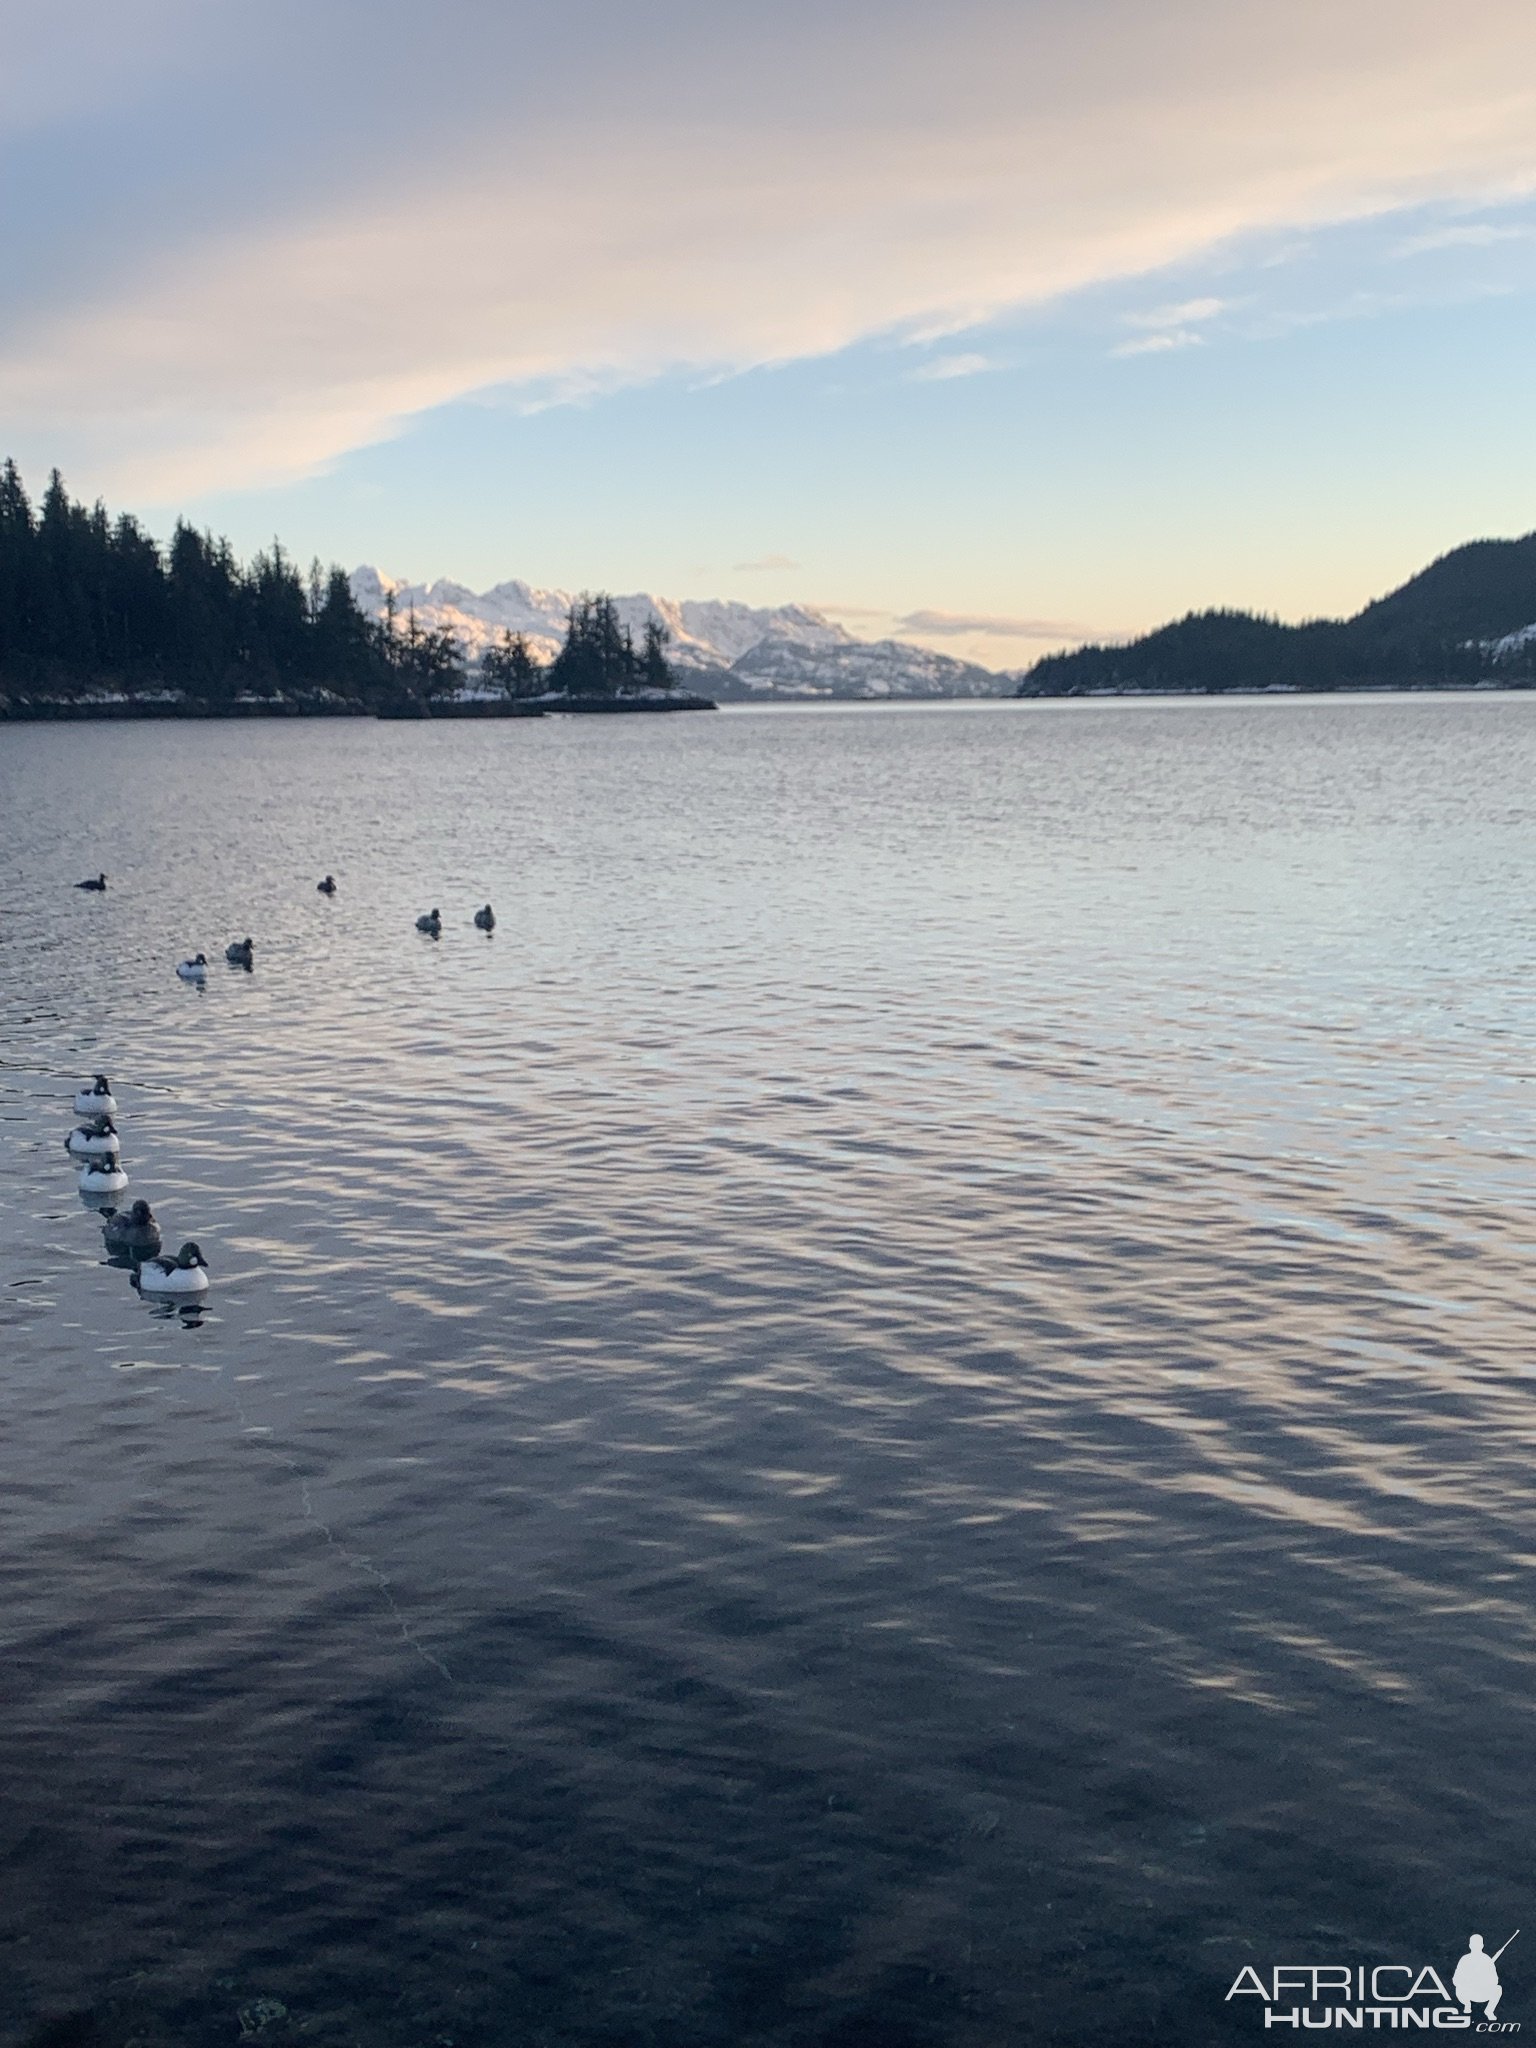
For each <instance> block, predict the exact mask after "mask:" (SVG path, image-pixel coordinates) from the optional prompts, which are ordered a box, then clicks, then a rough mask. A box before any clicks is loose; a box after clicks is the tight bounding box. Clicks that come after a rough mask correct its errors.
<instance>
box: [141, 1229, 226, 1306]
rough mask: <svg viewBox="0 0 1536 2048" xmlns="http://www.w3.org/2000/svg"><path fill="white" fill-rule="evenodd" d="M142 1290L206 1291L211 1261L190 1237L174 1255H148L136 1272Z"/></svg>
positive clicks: (159, 1291)
mask: <svg viewBox="0 0 1536 2048" xmlns="http://www.w3.org/2000/svg"><path fill="white" fill-rule="evenodd" d="M137 1279H138V1284H139V1291H140V1293H142V1294H206V1293H207V1292H208V1261H207V1260H206V1259H205V1258H204V1257H203V1255H202V1252H201V1250H200V1249H199V1248H198V1246H197V1245H196V1244H195V1243H194V1241H193V1240H192V1239H191V1238H188V1239H187V1242H186V1243H185V1244H184V1245H183V1246H182V1248H181V1250H180V1251H179V1252H178V1253H177V1254H176V1256H175V1258H174V1259H172V1258H166V1257H165V1256H164V1255H162V1256H161V1257H159V1258H154V1259H145V1260H144V1262H143V1264H142V1265H141V1266H140V1267H139V1270H138V1274H137Z"/></svg>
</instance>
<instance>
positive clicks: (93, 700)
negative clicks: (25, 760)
mask: <svg viewBox="0 0 1536 2048" xmlns="http://www.w3.org/2000/svg"><path fill="white" fill-rule="evenodd" d="M719 708H720V707H719V705H718V704H716V703H715V701H714V699H713V698H712V697H702V696H700V695H698V694H697V693H696V692H695V691H692V690H670V691H667V692H665V693H663V692H661V691H657V692H655V693H654V694H651V695H646V696H627V697H617V696H616V697H538V698H527V699H522V698H496V697H463V698H449V699H445V700H443V701H441V702H439V703H436V704H431V705H427V704H422V703H401V704H399V705H395V706H386V707H378V708H375V707H373V706H371V705H365V704H357V703H353V702H351V701H349V700H348V699H347V698H344V697H336V696H333V695H331V694H330V693H329V692H320V693H317V694H316V695H314V696H310V697H305V698H294V697H250V698H237V699H235V700H234V701H233V702H231V703H228V704H206V703H202V702H200V701H199V700H198V699H196V698H186V697H172V696H164V697H119V696H112V697H28V696H14V697H0V724H6V725H22V724H59V723H77V722H85V721H97V720H102V719H109V720H112V719H116V720H124V719H135V720H137V719H161V720H163V719H204V720H206V719H229V718H383V719H392V720H393V719H409V720H420V719H440V718H450V719H459V718H545V717H549V716H551V715H560V716H571V715H575V716H581V717H602V716H605V715H608V714H612V713H616V712H654V711H718V710H719Z"/></svg>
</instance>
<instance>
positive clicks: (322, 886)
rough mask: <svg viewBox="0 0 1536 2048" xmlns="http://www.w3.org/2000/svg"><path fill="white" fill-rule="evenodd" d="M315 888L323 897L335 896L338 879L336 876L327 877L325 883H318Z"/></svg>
mask: <svg viewBox="0 0 1536 2048" xmlns="http://www.w3.org/2000/svg"><path fill="white" fill-rule="evenodd" d="M315 887H316V888H317V889H318V890H319V891H320V894H321V895H322V896H334V895H335V894H336V877H335V876H334V875H327V876H326V878H325V880H324V881H323V882H316V884H315Z"/></svg>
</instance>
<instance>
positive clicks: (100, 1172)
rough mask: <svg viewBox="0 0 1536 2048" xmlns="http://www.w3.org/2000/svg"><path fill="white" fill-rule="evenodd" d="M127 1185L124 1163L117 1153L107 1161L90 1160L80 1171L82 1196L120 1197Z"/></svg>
mask: <svg viewBox="0 0 1536 2048" xmlns="http://www.w3.org/2000/svg"><path fill="white" fill-rule="evenodd" d="M127 1185H128V1176H127V1174H126V1173H124V1171H123V1162H122V1160H121V1159H120V1158H119V1157H118V1155H117V1154H116V1153H115V1152H112V1153H109V1154H108V1155H107V1157H106V1158H105V1159H88V1160H87V1161H86V1163H85V1165H84V1166H82V1167H81V1169H80V1192H81V1194H82V1195H120V1194H121V1193H122V1191H123V1189H124V1188H125V1187H127Z"/></svg>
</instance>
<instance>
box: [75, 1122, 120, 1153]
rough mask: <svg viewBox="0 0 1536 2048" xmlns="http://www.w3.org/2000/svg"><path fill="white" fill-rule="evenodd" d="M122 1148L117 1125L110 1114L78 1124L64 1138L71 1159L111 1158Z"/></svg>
mask: <svg viewBox="0 0 1536 2048" xmlns="http://www.w3.org/2000/svg"><path fill="white" fill-rule="evenodd" d="M122 1148H123V1141H122V1139H121V1138H119V1136H118V1135H117V1125H116V1124H115V1123H113V1121H112V1119H111V1117H109V1116H97V1117H92V1118H91V1120H90V1122H89V1123H84V1124H77V1125H76V1126H75V1128H74V1129H73V1130H72V1131H71V1132H70V1134H69V1136H68V1137H67V1138H66V1139H65V1140H64V1150H65V1151H66V1152H67V1153H68V1154H69V1156H70V1158H71V1159H110V1158H112V1157H114V1156H115V1155H116V1154H117V1153H118V1152H120V1151H121V1150H122Z"/></svg>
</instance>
